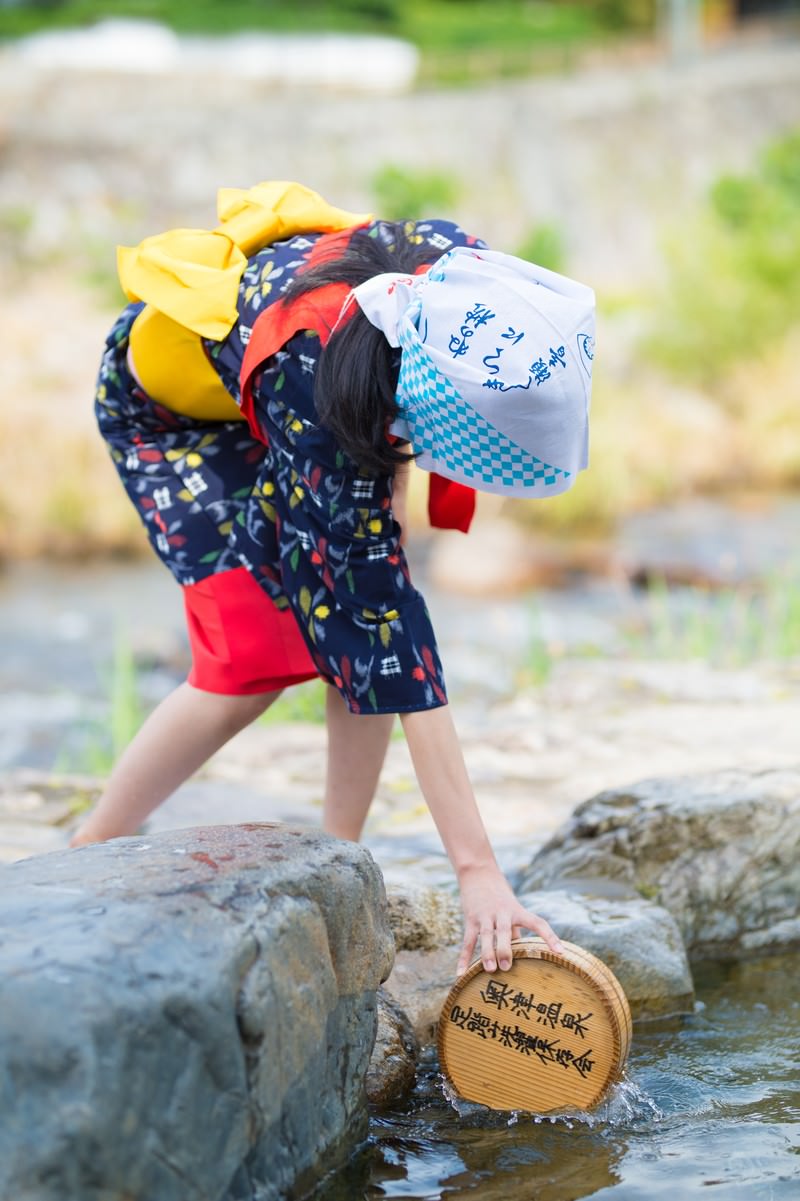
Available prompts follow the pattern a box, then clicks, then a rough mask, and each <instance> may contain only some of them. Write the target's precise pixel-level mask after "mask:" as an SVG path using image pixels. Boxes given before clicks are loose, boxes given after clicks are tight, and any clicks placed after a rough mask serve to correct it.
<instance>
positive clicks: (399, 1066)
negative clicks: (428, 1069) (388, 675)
mask: <svg viewBox="0 0 800 1201" xmlns="http://www.w3.org/2000/svg"><path fill="white" fill-rule="evenodd" d="M418 1054H419V1043H418V1042H417V1038H416V1035H415V1034H414V1030H413V1028H412V1026H411V1023H410V1022H409V1020H408V1017H407V1015H406V1014H405V1013H404V1012H403V1010H402V1009H401V1008H400V1007H399V1005H396V1004H395V1002H394V1001H392V999H391V997H390V996H389V995H388V994H387V993H386V991H385V989H382V988H381V989H379V990H378V1032H377V1034H376V1035H375V1046H374V1048H373V1051H372V1058H371V1060H370V1064H369V1070H368V1071H367V1099H368V1101H369V1103H370V1105H374V1106H375V1107H376V1108H378V1109H383V1108H385V1107H386V1106H387V1105H391V1104H393V1103H394V1102H396V1101H401V1100H402V1099H403V1097H405V1095H406V1094H407V1093H408V1092H409V1091H410V1089H411V1088H412V1087H413V1084H414V1079H415V1077H416V1074H417V1055H418Z"/></svg>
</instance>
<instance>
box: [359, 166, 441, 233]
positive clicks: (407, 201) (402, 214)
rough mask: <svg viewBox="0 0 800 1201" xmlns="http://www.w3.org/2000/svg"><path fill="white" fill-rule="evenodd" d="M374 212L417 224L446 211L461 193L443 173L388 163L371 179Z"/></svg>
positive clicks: (391, 219) (390, 219)
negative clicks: (416, 222)
mask: <svg viewBox="0 0 800 1201" xmlns="http://www.w3.org/2000/svg"><path fill="white" fill-rule="evenodd" d="M372 190H373V192H374V193H375V204H376V209H377V212H378V213H380V215H381V217H383V218H385V219H386V220H387V221H404V220H407V221H417V220H419V218H420V217H430V216H432V215H433V214H435V213H442V212H447V211H448V210H449V209H452V207H453V206H454V205H455V204H456V202H457V201H458V197H459V194H460V191H461V187H460V184H459V183H458V181H457V180H455V179H454V178H453V177H452V175H445V174H444V172H442V171H411V170H407V169H406V168H404V167H398V166H394V165H393V164H391V163H387V164H386V165H385V166H383V167H381V168H380V170H379V171H377V172H376V173H375V175H374V176H373V177H372Z"/></svg>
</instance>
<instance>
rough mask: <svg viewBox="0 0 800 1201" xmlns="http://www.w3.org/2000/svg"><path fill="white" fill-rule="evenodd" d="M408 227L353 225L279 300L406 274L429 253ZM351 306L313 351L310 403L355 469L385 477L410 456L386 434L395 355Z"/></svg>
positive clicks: (392, 412) (393, 406) (393, 407)
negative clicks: (332, 254) (336, 249)
mask: <svg viewBox="0 0 800 1201" xmlns="http://www.w3.org/2000/svg"><path fill="white" fill-rule="evenodd" d="M413 228H414V227H413V225H411V226H407V225H406V224H405V223H404V222H391V221H382V222H380V224H379V225H378V226H375V225H372V226H371V227H370V229H369V230H368V229H359V230H356V231H355V232H354V234H353V235H352V237H351V239H350V241H349V243H348V245H347V247H346V249H345V250H344V251H343V253H342V254H341V255H339V256H338V257H337V258H336V259H334V260H331V261H328V262H321V263H319V264H318V265H317V266H315V267H310V268H309V269H308V270H307V271H303V272H300V273H299V274H298V275H297V276H296V277H295V279H294V280H293V282H292V284H291V286H290V287H289V288H287V290H286V296H285V299H286V300H287V301H290V300H292V299H294V298H296V297H298V296H304V295H306V294H307V293H309V292H312V291H313V290H314V289H315V288H320V287H322V286H323V285H324V284H341V283H344V284H348V285H349V286H350V287H351V288H355V287H357V286H358V285H359V284H363V283H364V282H365V281H366V280H368V279H372V277H373V276H374V275H380V274H382V273H383V272H384V271H403V272H406V273H407V274H409V275H411V274H413V273H414V271H415V270H416V269H417V268H418V267H420V266H422V265H423V264H424V263H429V262H431V261H433V259H434V258H435V257H436V255H435V254H433V255H432V253H431V248H430V246H423V245H418V244H415V243H413V242H411V241H410V240H409V239H408V237H407V236H406V230H413ZM370 230H371V231H372V232H370ZM354 309H355V311H354V313H353V315H352V316H351V317H350V319H349V320H347V321H344V322H343V323H342V325H341V326H340V327H339V328H338V329H337V330H336V331H335V332H334V333H333V334H332V335H331V338H330V340H329V342H328V344H327V346H326V347H325V349H324V350H323V351H322V354H321V355H320V359H319V363H318V364H317V369H316V372H315V379H314V404H315V406H316V409H317V413H318V414H319V418H320V420H321V421H322V423H323V424H324V425H325V426H327V428H328V429H329V430H331V432H332V433H333V434H334V436H335V438H336V440H337V442H338V443H339V445H340V446H341V448H342V450H344V451H345V453H346V454H348V455H349V456H350V457H351V458H352V459H354V460H355V462H356V463H357V464H358V466H359V468H360V470H361V471H364V472H367V473H369V474H375V475H389V474H392V473H393V472H394V470H395V468H396V466H397V465H398V463H404V462H407V461H408V460H409V459H412V458H413V457H414V456H413V455H412V454H409V453H408V452H407V451H403V450H401V449H399V448H398V447H396V446H393V445H392V444H391V443H390V442H389V440H388V438H387V437H386V431H387V428H388V426H389V425H390V424H391V422H392V421H393V420H394V418H395V417H396V416H397V412H398V409H397V402H396V400H395V389H396V387H397V374H398V370H399V364H400V352H399V351H398V350H396V349H395V348H394V347H392V346H390V345H389V343H388V342H387V340H386V337H385V336H384V334H383V332H382V331H381V330H379V329H377V328H376V327H375V326H374V325H372V324H371V323H370V322H369V321H368V320H367V318H366V317H365V316H364V314H363V313H362V311H361V309H360V308H358V306H357V305H355V306H354Z"/></svg>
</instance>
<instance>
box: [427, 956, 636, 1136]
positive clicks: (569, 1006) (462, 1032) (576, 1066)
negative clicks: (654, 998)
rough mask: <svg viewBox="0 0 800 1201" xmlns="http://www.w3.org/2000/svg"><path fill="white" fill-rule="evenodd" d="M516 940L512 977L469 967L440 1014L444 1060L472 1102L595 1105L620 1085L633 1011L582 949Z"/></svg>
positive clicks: (544, 1107)
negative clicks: (560, 949)
mask: <svg viewBox="0 0 800 1201" xmlns="http://www.w3.org/2000/svg"><path fill="white" fill-rule="evenodd" d="M563 946H564V954H563V955H560V954H559V955H557V954H556V953H555V952H554V951H551V950H550V949H549V948H548V946H547V944H546V943H545V942H544V940H543V939H541V938H526V939H517V940H515V941H514V942H512V944H511V949H512V953H513V962H512V965H511V967H510V968H509V969H508V971H504V972H503V971H496V972H485V971H484V970H483V966H482V964H481V962H480V960H478V961H476V962H475V963H473V964H472V965H471V966H470V967H469V968H468V969H467V971H466V972H465V973H464V975H463V976H460V977H459V979H458V980H457V981H456V983H455V984H454V985H453V987H452V988H451V989H450V992H449V994H448V997H447V1000H446V1001H445V1003H444V1006H443V1008H442V1013H441V1017H440V1018H439V1030H438V1047H439V1063H440V1065H441V1068H442V1071H443V1072H444V1073H445V1075H446V1076H447V1078H448V1080H449V1081H450V1083H451V1084H452V1085H453V1087H454V1088H455V1089H456V1091H457V1092H458V1093H459V1094H460V1095H461V1096H462V1097H463V1098H464V1099H465V1100H467V1101H478V1102H480V1103H481V1104H482V1105H487V1106H489V1108H490V1109H523V1110H527V1111H529V1112H531V1113H539V1114H547V1113H553V1112H556V1111H558V1110H575V1109H580V1110H586V1109H591V1108H592V1107H593V1106H594V1105H597V1103H598V1102H599V1101H600V1100H601V1099H602V1097H603V1096H604V1095H605V1093H606V1092H607V1091H608V1089H609V1088H610V1086H611V1085H612V1084H613V1083H614V1081H615V1080H617V1079H619V1077H620V1075H621V1074H622V1069H623V1067H624V1066H625V1061H626V1059H627V1057H628V1051H629V1050H630V1045H631V1031H632V1023H631V1011H630V1007H629V1005H628V1001H627V998H626V996H625V993H624V992H623V990H622V986H621V985H620V983H619V981H618V980H617V978H616V976H615V975H614V974H613V972H611V970H610V969H609V968H608V967H607V966H606V965H605V964H604V963H603V962H602V960H600V959H598V958H597V956H596V955H592V953H591V952H590V951H586V950H584V949H583V947H579V946H577V945H576V944H575V943H570V942H565V943H563Z"/></svg>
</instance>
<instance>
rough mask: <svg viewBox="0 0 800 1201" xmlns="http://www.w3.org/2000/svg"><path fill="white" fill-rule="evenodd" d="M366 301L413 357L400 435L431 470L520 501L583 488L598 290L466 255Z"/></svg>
mask: <svg viewBox="0 0 800 1201" xmlns="http://www.w3.org/2000/svg"><path fill="white" fill-rule="evenodd" d="M354 297H355V300H356V301H357V302H358V304H359V306H360V307H361V309H362V310H363V311H364V313H365V315H366V316H367V318H368V319H369V321H370V322H371V323H372V324H373V325H375V326H377V327H378V328H379V329H382V330H383V332H384V334H385V335H386V337H387V339H388V340H389V342H390V343H391V345H393V346H399V347H401V349H402V355H401V365H400V375H399V379H398V385H397V403H398V406H399V410H400V417H399V419H398V420H397V421H396V422H395V423H394V424H393V426H392V430H391V432H392V433H394V434H397V435H398V436H400V437H403V438H405V439H407V440H408V441H409V442H410V443H411V446H412V448H413V450H414V451H415V452H416V453H417V455H418V458H417V463H418V464H419V466H421V467H424V468H425V469H426V470H428V471H435V472H437V473H438V474H440V475H443V476H445V477H446V478H448V479H453V480H456V481H458V482H459V483H462V484H468V485H470V486H471V487H473V488H479V489H482V490H483V491H486V492H497V493H501V494H504V495H508V496H555V495H557V494H558V493H560V492H565V491H566V490H567V489H568V488H570V487H571V486H572V485H573V484H574V482H575V478H576V476H577V473H578V472H579V471H581V470H583V469H584V468H585V467H586V466H587V463H588V417H589V402H590V397H591V386H592V360H593V358H594V330H595V321H594V313H595V300H594V293H593V291H592V290H591V288H588V287H586V286H585V285H584V284H579V283H576V282H575V281H574V280H571V279H568V278H567V277H566V276H563V275H557V274H556V273H555V272H553V271H548V270H547V269H546V268H544V267H537V266H535V265H534V264H533V263H527V262H525V261H524V260H522V259H518V258H514V257H513V256H511V255H506V254H500V253H498V252H495V251H489V250H477V249H472V248H469V247H457V248H456V249H454V250H451V251H448V253H447V254H445V255H443V256H442V258H440V259H439V260H438V261H437V262H436V263H434V264H433V266H432V267H430V268H429V269H428V271H426V272H424V273H422V274H420V275H416V276H412V275H401V274H399V273H395V272H390V273H387V274H383V275H378V276H375V277H374V278H373V279H371V280H368V281H367V282H366V283H364V284H361V285H359V287H357V288H355V289H354Z"/></svg>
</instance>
